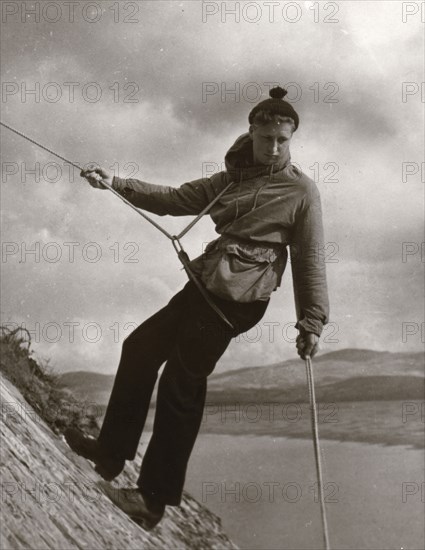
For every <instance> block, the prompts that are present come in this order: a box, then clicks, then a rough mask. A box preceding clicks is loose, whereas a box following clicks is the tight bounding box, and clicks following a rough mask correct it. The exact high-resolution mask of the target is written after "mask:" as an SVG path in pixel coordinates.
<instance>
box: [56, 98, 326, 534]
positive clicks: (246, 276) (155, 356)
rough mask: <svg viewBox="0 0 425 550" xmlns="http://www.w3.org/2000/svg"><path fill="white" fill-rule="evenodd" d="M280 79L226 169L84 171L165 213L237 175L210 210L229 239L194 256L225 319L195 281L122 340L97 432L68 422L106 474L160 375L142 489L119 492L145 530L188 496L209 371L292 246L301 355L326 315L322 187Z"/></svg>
mask: <svg viewBox="0 0 425 550" xmlns="http://www.w3.org/2000/svg"><path fill="white" fill-rule="evenodd" d="M285 93H286V92H285V90H282V88H274V89H273V90H271V91H270V96H271V98H270V99H267V100H265V101H262V102H261V103H259V104H258V105H257V106H256V107H254V109H253V110H252V111H251V113H250V115H249V123H250V126H249V133H247V134H244V135H242V136H240V137H239V138H238V139H237V140H236V142H235V144H234V145H233V146H232V147H231V148H230V149H229V151H228V153H227V155H226V158H225V162H226V171H225V172H220V173H219V174H216V175H214V176H212V177H211V178H209V179H200V180H196V181H192V182H189V183H186V184H184V185H182V186H181V187H179V188H173V187H166V186H160V185H153V184H149V183H145V182H142V181H138V180H134V179H127V180H124V179H120V178H117V177H114V178H112V175H111V174H110V173H109V172H108V171H106V170H103V169H100V168H96V167H94V166H91V167H89V168H88V169H87V170H85V171H84V172H82V174H81V175H82V176H83V177H85V178H86V179H87V180H88V181H89V183H90V184H91V185H92V186H93V187H96V188H99V189H102V188H104V186H102V183H101V180H103V181H105V183H107V184H109V185H112V186H113V188H114V189H116V190H117V191H118V192H119V193H121V194H122V195H123V196H125V197H126V198H127V200H129V201H130V202H131V203H132V204H134V205H135V206H137V207H139V208H142V209H145V210H148V211H150V212H154V213H156V214H159V215H166V214H169V215H173V216H186V215H196V214H199V213H200V212H201V211H202V210H203V209H204V208H205V207H206V206H207V205H208V204H209V203H210V202H211V201H213V200H214V198H215V197H217V195H218V194H219V193H220V192H221V191H222V190H223V189H225V187H226V186H227V185H228V184H229V183H230V182H233V183H232V185H231V186H230V187H229V188H228V189H227V191H226V192H225V193H224V194H223V195H222V196H221V197H220V199H219V200H218V201H217V202H216V203H215V204H214V205H213V206H212V208H211V210H210V212H209V214H210V216H211V218H212V219H213V221H214V222H215V224H216V231H217V233H219V234H220V237H219V238H218V239H216V240H215V241H213V242H212V243H210V244H209V245H208V247H207V249H206V251H205V253H204V254H203V255H202V256H200V257H199V258H196V259H195V260H193V261H192V262H191V263H190V268H191V270H192V272H193V273H194V274H195V275H196V278H197V280H198V281H199V283H200V284H201V285H203V288H204V289H205V291H206V293H207V294H208V296H209V299H210V300H212V301H213V303H214V304H215V305H216V306H218V308H219V309H220V310H221V312H222V313H223V314H224V315H225V317H226V318H227V320H228V321H230V324H231V325H232V326H233V328H232V329H230V328H229V326H228V325H227V324H226V323H225V322H224V321H223V320H222V318H221V317H220V316H219V315H218V314H217V312H216V311H215V310H214V309H213V308H212V307H211V305H210V304H209V303H208V301H207V300H206V299H205V297H204V296H203V295H202V294H201V292H200V291H199V289H198V288H197V286H196V285H195V284H194V283H193V281H189V282H188V283H187V284H186V286H185V287H184V288H183V290H181V291H180V292H179V293H178V294H176V295H175V296H174V297H173V298H172V299H171V301H170V302H169V304H168V305H167V306H165V307H164V308H163V309H161V310H160V311H158V312H157V313H156V314H155V315H153V316H152V317H151V318H149V319H148V320H147V321H145V322H144V323H143V324H142V325H140V326H139V327H138V328H137V329H136V330H135V331H134V332H133V333H132V334H131V335H130V336H129V337H128V338H127V339H126V340H125V342H124V344H123V350H122V356H121V361H120V364H119V367H118V372H117V375H116V378H115V383H114V387H113V390H112V394H111V397H110V401H109V404H108V408H107V411H106V415H105V419H104V422H103V425H102V428H101V432H100V435H99V437H98V439H97V440H95V439H91V438H89V437H87V436H85V435H84V434H82V433H81V432H79V431H77V430H73V429H70V430H68V431H67V432H66V434H65V435H66V438H67V441H68V443H69V445H70V446H71V448H72V449H73V450H74V451H75V452H77V453H78V454H80V455H82V456H84V457H86V458H88V459H90V460H92V461H93V462H94V463H95V464H96V471H97V472H98V473H99V474H100V475H101V476H102V477H104V478H105V479H107V480H111V479H113V478H114V477H116V476H117V475H118V474H119V473H120V472H121V470H122V469H123V467H124V463H125V460H133V459H134V457H135V455H136V451H137V447H138V443H139V439H140V436H141V433H142V430H143V427H144V424H145V420H146V416H147V413H148V409H149V404H150V401H151V396H152V392H153V389H154V386H155V383H156V379H157V373H158V370H159V368H160V367H161V365H162V364H163V363H166V364H165V367H164V371H163V373H162V375H161V378H160V380H159V386H158V395H157V402H156V411H155V421H154V428H153V433H152V437H151V440H150V442H149V445H148V448H147V450H146V453H145V455H144V458H143V463H142V467H141V472H140V476H139V479H138V481H137V487H136V488H133V489H131V488H129V489H120V490H118V491H117V490H115V491H113V492H112V493H111V495H110V496H111V498H112V499H113V500H114V501H115V502H116V503H117V504H118V505H119V506H120V507H121V508H122V509H124V511H126V512H127V513H128V514H129V515H130V516H131V517H132V518H133V519H135V521H137V522H139V523H141V524H142V525H143V526H145V527H146V528H151V527H153V526H154V525H156V524H157V523H158V522H159V521H160V519H161V518H162V515H163V513H164V510H165V506H166V505H174V506H175V505H178V504H179V503H180V500H181V496H182V491H183V485H184V479H185V473H186V467H187V463H188V460H189V457H190V453H191V451H192V448H193V445H194V443H195V440H196V437H197V434H198V430H199V426H200V424H201V420H202V414H203V408H204V404H205V395H206V387H207V376H208V375H209V374H210V373H211V372H212V371H213V369H214V367H215V365H216V363H217V361H218V359H219V358H220V357H221V355H222V354H223V353H224V351H225V350H226V348H227V346H228V345H229V343H230V341H231V339H232V338H233V337H235V336H236V335H238V334H240V333H242V332H245V331H247V330H249V329H250V328H251V327H253V326H255V324H256V323H258V322H259V321H260V319H261V318H262V317H263V315H264V313H265V311H266V308H267V305H268V303H269V299H270V294H271V293H272V291H273V290H276V288H277V287H278V286H279V285H280V281H281V278H282V274H283V272H284V270H285V267H286V263H287V247H288V246H289V247H290V249H291V267H292V272H293V281H294V294H295V301H296V308H297V316H298V322H297V325H296V327H297V328H298V330H299V331H300V334H299V336H298V338H297V349H298V354H299V355H300V357H302V358H305V357H306V356H307V355H310V356H313V355H314V354H315V353H316V351H317V346H318V341H319V337H320V334H321V331H322V329H323V325H324V324H325V323H326V322H327V320H328V297H327V286H326V274H325V263H324V254H323V245H324V240H323V229H322V215H321V206H320V197H319V192H318V190H317V187H316V185H315V184H314V182H313V181H312V180H310V179H309V178H307V177H306V176H305V175H304V174H302V173H301V172H300V170H298V169H297V168H296V167H295V166H293V165H291V163H290V153H289V145H290V142H291V139H292V134H293V132H294V131H295V130H296V129H297V127H298V124H299V118H298V115H297V113H296V112H295V110H294V109H293V107H292V106H291V105H290V104H289V103H287V102H286V101H284V99H283V97H284V95H285Z"/></svg>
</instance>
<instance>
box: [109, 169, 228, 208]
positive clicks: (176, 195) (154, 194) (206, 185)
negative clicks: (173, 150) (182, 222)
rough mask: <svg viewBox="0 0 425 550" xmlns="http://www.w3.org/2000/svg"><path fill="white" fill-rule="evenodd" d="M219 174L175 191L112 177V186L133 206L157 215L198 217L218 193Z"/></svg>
mask: <svg viewBox="0 0 425 550" xmlns="http://www.w3.org/2000/svg"><path fill="white" fill-rule="evenodd" d="M224 179H225V178H224V177H223V173H222V172H220V173H219V174H215V175H214V176H212V177H211V178H203V179H198V180H194V181H190V182H188V183H184V184H183V185H181V186H180V187H178V188H175V187H170V186H166V185H156V184H153V183H146V182H144V181H140V180H136V179H121V178H118V177H116V176H115V177H114V179H113V182H112V187H113V188H114V189H115V190H116V191H118V192H119V193H120V194H121V195H122V196H123V197H125V198H126V199H127V200H128V201H130V202H131V203H132V204H133V205H134V206H136V207H138V208H142V209H143V210H147V211H148V212H152V213H153V214H158V215H159V216H165V215H167V214H169V215H170V216H190V215H196V214H199V213H200V212H201V211H202V210H203V209H204V208H205V207H206V206H207V205H208V204H209V203H210V202H211V201H212V200H213V199H214V198H215V197H216V195H217V194H218V193H219V191H220V190H221V189H220V187H221V186H220V182H221V181H222V180H224Z"/></svg>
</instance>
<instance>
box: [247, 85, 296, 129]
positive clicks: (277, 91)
mask: <svg viewBox="0 0 425 550" xmlns="http://www.w3.org/2000/svg"><path fill="white" fill-rule="evenodd" d="M287 93H288V92H287V91H286V90H284V89H283V88H281V87H280V86H277V87H276V88H272V89H271V90H270V92H269V95H270V98H271V99H265V100H264V101H261V102H260V103H259V104H258V105H256V106H255V107H254V108H253V109H252V111H251V112H250V113H249V117H248V120H249V123H250V124H252V123H253V122H254V117H255V115H256V114H257V113H258V111H267V112H268V113H270V114H271V115H282V116H288V117H291V118H292V119H294V122H295V130H296V129H297V128H298V124H299V122H300V120H299V117H298V115H297V113H296V112H295V109H294V108H293V107H292V105H291V104H290V103H288V102H287V101H284V99H283V98H284V97H285V96H286V94H287Z"/></svg>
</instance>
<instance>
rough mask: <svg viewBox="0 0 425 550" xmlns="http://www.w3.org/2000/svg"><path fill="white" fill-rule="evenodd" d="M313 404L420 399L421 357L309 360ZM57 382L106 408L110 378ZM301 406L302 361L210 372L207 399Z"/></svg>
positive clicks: (73, 375)
mask: <svg viewBox="0 0 425 550" xmlns="http://www.w3.org/2000/svg"><path fill="white" fill-rule="evenodd" d="M313 365H314V366H313V368H314V376H315V384H316V393H317V399H318V401H322V402H330V401H332V402H333V401H367V400H396V399H401V400H402V399H419V400H421V399H423V398H424V382H423V376H424V355H423V354H422V353H390V352H378V351H372V350H367V349H343V350H339V351H334V352H331V353H327V354H325V355H319V356H317V357H315V358H314V361H313ZM60 380H61V383H62V384H63V385H64V386H65V387H66V388H69V390H70V391H72V392H73V393H74V395H76V396H77V397H79V398H81V399H86V398H87V399H89V400H91V401H94V402H96V403H101V404H106V403H107V400H108V398H109V395H110V392H111V389H112V385H113V382H114V375H106V374H101V373H93V372H86V371H76V372H69V373H66V374H63V375H62V376H61V377H60ZM235 400H238V401H241V402H248V401H250V402H253V401H266V400H269V401H281V402H287V401H291V402H306V401H307V400H308V394H307V389H306V378H305V368H304V363H303V361H301V360H300V359H291V360H287V361H283V362H282V363H276V364H272V365H266V366H257V367H254V366H251V367H245V368H242V369H237V370H232V371H228V372H225V373H221V374H213V375H212V376H210V378H209V382H208V401H209V402H224V401H235Z"/></svg>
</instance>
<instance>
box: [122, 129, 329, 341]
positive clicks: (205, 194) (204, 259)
mask: <svg viewBox="0 0 425 550" xmlns="http://www.w3.org/2000/svg"><path fill="white" fill-rule="evenodd" d="M225 163H226V171H222V172H219V173H217V174H215V175H213V176H212V177H210V178H203V179H198V180H195V181H191V182H188V183H185V184H183V185H182V186H181V187H179V188H174V187H170V186H162V185H154V184H150V183H146V182H143V181H140V180H135V179H121V178H118V177H115V178H114V180H113V184H112V185H113V187H114V189H116V190H117V191H118V192H120V193H121V194H122V195H123V196H125V198H126V199H127V200H129V201H130V202H131V203H132V204H134V205H135V206H136V207H139V208H142V209H144V210H147V211H149V212H153V213H155V214H158V215H161V216H163V215H167V214H168V215H172V216H188V215H196V214H199V213H200V212H201V211H202V210H203V209H204V208H205V207H206V206H207V205H208V204H209V203H210V202H211V201H212V200H213V199H214V198H215V197H216V196H217V195H218V194H219V193H220V191H222V190H223V189H224V188H225V187H226V186H227V185H228V184H229V183H230V182H233V185H231V186H230V188H229V189H228V190H227V191H226V192H225V193H224V195H223V196H222V197H221V198H220V199H219V200H218V201H217V202H216V203H215V204H214V205H213V206H212V208H211V210H210V212H209V215H210V216H211V218H212V220H213V221H214V223H215V224H216V231H217V233H219V235H220V237H219V238H218V239H216V240H214V241H212V242H211V243H209V245H208V246H207V248H206V249H205V252H204V253H203V254H202V255H201V256H199V257H198V258H196V259H195V260H193V261H192V262H191V263H190V267H191V269H192V270H193V271H194V272H195V273H196V274H197V275H198V277H199V278H200V279H201V280H202V282H203V284H204V285H205V287H206V288H207V289H208V290H209V291H210V292H212V293H213V294H215V295H217V296H220V297H221V298H224V299H228V300H234V301H239V302H252V301H255V300H267V299H269V297H270V294H271V292H273V291H274V290H276V288H277V287H278V286H279V285H280V283H281V278H282V275H283V272H284V270H285V267H286V264H287V257H288V254H287V248H288V247H289V248H290V252H291V267H292V276H293V286H294V296H295V304H296V311H297V318H298V322H297V325H296V326H297V328H299V329H300V330H302V331H306V332H313V333H315V334H317V335H319V336H320V334H321V332H322V329H323V325H324V324H325V323H327V322H328V315H329V302H328V293H327V284H326V266H325V243H324V236H323V224H322V211H321V203H320V195H319V191H318V189H317V186H316V184H315V183H314V182H313V181H312V180H311V179H310V178H308V177H307V176H305V175H304V174H303V173H302V172H301V171H300V170H299V169H298V168H297V167H296V166H294V165H293V164H291V163H290V159H289V158H288V159H286V160H285V161H283V162H282V164H281V165H279V164H274V165H271V166H265V165H254V163H253V155H252V141H251V139H250V136H249V134H243V135H242V136H240V137H239V138H238V139H237V140H236V142H235V144H234V145H233V146H232V147H231V148H230V149H229V151H228V153H227V154H226V158H225Z"/></svg>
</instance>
